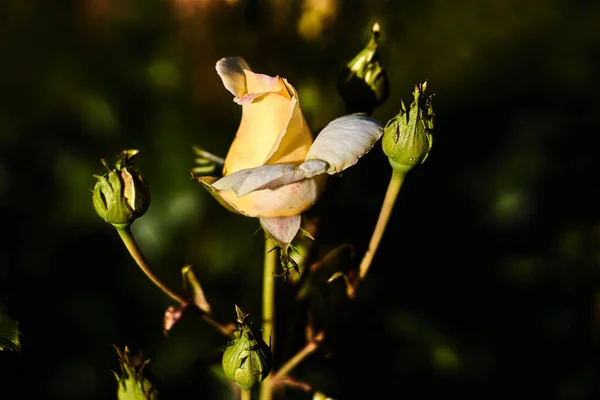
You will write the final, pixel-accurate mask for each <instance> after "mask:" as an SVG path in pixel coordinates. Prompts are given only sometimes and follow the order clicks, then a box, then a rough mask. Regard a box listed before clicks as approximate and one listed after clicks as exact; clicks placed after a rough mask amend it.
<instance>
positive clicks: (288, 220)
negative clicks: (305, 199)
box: [260, 214, 302, 250]
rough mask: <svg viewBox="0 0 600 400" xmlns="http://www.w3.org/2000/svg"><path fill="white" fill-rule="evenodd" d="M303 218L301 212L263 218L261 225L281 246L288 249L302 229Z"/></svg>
mask: <svg viewBox="0 0 600 400" xmlns="http://www.w3.org/2000/svg"><path fill="white" fill-rule="evenodd" d="M301 220H302V217H301V216H300V215H299V214H298V215H292V216H290V217H279V218H261V219H260V225H261V226H262V227H263V229H264V230H265V231H266V232H267V233H268V234H269V236H270V237H271V238H272V239H273V240H275V242H276V243H277V245H278V246H279V247H281V248H282V249H284V250H287V248H288V246H289V245H290V243H291V242H292V240H293V239H294V238H295V237H296V235H297V234H298V231H299V230H300V222H301Z"/></svg>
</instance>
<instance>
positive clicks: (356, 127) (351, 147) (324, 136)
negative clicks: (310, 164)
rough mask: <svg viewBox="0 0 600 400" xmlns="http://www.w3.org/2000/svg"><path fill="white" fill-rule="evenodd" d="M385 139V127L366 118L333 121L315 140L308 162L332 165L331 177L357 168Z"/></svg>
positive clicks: (350, 117) (357, 117)
mask: <svg viewBox="0 0 600 400" xmlns="http://www.w3.org/2000/svg"><path fill="white" fill-rule="evenodd" d="M381 135H383V125H382V124H381V122H379V121H378V120H376V119H375V118H371V117H368V116H366V115H364V114H352V115H345V116H343V117H340V118H337V119H334V120H333V121H331V122H330V123H329V124H328V125H327V126H326V127H325V128H323V130H322V131H321V133H319V135H318V136H317V138H316V139H315V142H314V143H313V144H312V146H311V147H310V150H309V151H308V154H307V155H306V160H307V161H308V160H322V161H325V162H326V163H327V164H329V168H328V169H327V173H328V174H330V175H333V174H337V173H338V172H342V171H343V170H345V169H346V168H348V167H351V166H353V165H354V164H356V162H357V161H358V159H359V158H360V157H362V156H364V155H365V154H366V153H368V152H369V150H371V148H372V147H373V145H374V144H375V142H377V140H379V138H380V137H381Z"/></svg>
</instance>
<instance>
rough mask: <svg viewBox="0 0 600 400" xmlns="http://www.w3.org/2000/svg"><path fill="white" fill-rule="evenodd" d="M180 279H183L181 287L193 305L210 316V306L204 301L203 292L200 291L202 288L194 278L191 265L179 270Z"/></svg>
mask: <svg viewBox="0 0 600 400" xmlns="http://www.w3.org/2000/svg"><path fill="white" fill-rule="evenodd" d="M181 277H182V279H183V287H184V288H185V290H186V292H187V293H188V295H189V296H191V298H192V301H193V302H194V304H196V305H197V306H198V308H199V309H201V310H202V311H204V312H205V313H206V314H210V312H211V308H210V304H209V303H208V301H207V300H206V296H205V295H204V290H202V286H200V282H199V281H198V279H197V278H196V275H195V274H194V271H193V270H192V266H191V265H186V266H185V267H183V268H182V269H181Z"/></svg>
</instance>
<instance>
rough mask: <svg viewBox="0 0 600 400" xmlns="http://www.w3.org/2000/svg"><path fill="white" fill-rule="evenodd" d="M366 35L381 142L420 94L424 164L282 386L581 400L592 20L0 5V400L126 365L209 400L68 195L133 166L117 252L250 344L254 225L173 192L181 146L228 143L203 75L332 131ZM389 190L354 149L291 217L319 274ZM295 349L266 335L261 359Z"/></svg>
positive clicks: (148, 302)
mask: <svg viewBox="0 0 600 400" xmlns="http://www.w3.org/2000/svg"><path fill="white" fill-rule="evenodd" d="M375 21H379V22H380V24H381V27H382V40H381V50H382V58H383V60H384V62H385V65H386V66H387V69H388V74H389V77H390V82H391V86H390V92H391V94H390V97H389V99H388V100H387V101H386V103H385V104H384V105H382V106H381V107H379V108H378V109H376V110H375V112H374V114H373V116H375V117H377V118H379V119H381V120H382V121H384V122H385V121H387V120H388V119H389V118H391V117H393V116H394V115H395V113H396V112H397V111H398V110H399V108H400V100H401V99H403V100H404V101H405V102H406V103H410V101H411V92H412V89H413V87H414V85H415V84H416V83H418V82H422V81H424V80H425V79H427V80H428V82H429V90H430V91H431V92H433V93H435V97H434V101H433V105H434V109H435V112H436V132H435V139H434V145H433V150H432V152H431V155H430V157H429V159H428V161H427V162H426V163H425V164H424V165H422V166H419V167H417V168H415V169H414V170H413V171H412V172H410V173H409V175H408V177H407V179H406V182H405V184H404V186H403V188H402V191H401V193H400V196H399V198H398V201H397V203H396V208H395V210H394V213H393V215H392V219H391V221H390V225H389V227H388V231H387V232H386V235H385V236H384V239H383V242H382V244H381V248H380V251H379V252H378V254H377V256H376V258H375V262H374V264H373V267H372V270H371V272H370V274H369V276H368V279H367V281H366V282H364V285H362V286H361V287H360V291H359V295H358V299H357V300H356V301H354V302H352V303H349V304H346V303H344V302H343V301H342V302H341V303H340V301H339V300H335V298H336V290H334V289H335V288H334V289H330V292H328V295H330V297H329V298H328V300H327V302H326V303H327V304H329V305H331V304H335V305H336V306H335V307H333V310H334V311H335V318H333V319H331V321H332V326H331V327H330V330H329V331H328V339H329V340H328V341H327V343H326V346H325V347H324V350H323V351H322V352H318V353H316V354H315V355H314V357H311V358H310V359H308V360H306V361H305V363H303V364H302V365H301V366H300V367H298V369H297V370H296V371H295V374H294V376H295V377H296V378H298V379H300V380H302V381H306V382H309V383H311V384H312V385H313V386H314V387H316V388H318V389H320V390H322V391H324V392H325V393H327V394H328V395H330V396H332V397H334V398H339V399H355V398H402V399H434V398H439V396H442V395H444V396H456V397H462V398H478V399H481V398H486V399H491V398H506V397H508V396H510V397H523V398H526V397H527V398H540V399H561V400H577V399H592V398H597V397H598V395H599V394H600V383H598V376H599V374H600V369H599V364H598V339H599V335H600V330H599V329H600V292H599V289H600V288H599V283H600V273H599V272H600V271H599V265H598V264H599V260H600V250H599V248H598V242H599V240H600V224H599V222H600V221H599V217H600V216H599V215H598V214H599V213H598V211H597V210H598V207H597V204H598V201H599V200H600V195H599V193H598V189H597V188H598V181H597V173H598V171H599V169H598V162H597V151H598V145H597V140H596V136H597V135H598V133H599V131H598V128H599V124H598V118H597V110H598V106H599V101H598V97H597V87H598V84H597V82H598V81H597V78H598V76H599V74H598V73H599V72H600V71H599V68H598V65H599V64H598V62H599V61H600V60H599V59H600V57H599V56H600V3H598V2H591V1H590V2H581V1H580V2H572V1H567V0H547V1H533V0H529V1H523V0H503V1H495V2H491V1H489V2H484V1H475V0H473V1H461V2H458V1H457V2H447V1H434V0H428V1H419V2H415V1H410V2H409V1H392V0H388V1H385V0H372V1H363V2H359V1H356V2H350V1H348V2H342V1H335V0H323V1H293V2H288V1H284V0H270V1H267V0H265V1H243V0H238V1H234V0H230V1H218V0H210V1H208V0H205V1H202V0H170V1H167V0H165V1H157V0H143V1H142V0H125V1H123V0H121V1H116V0H87V1H86V0H80V1H66V0H64V1H57V2H52V3H51V2H44V1H33V0H9V1H4V2H2V3H1V4H0V210H1V212H2V231H3V235H2V237H3V239H2V241H1V244H0V249H1V252H0V267H1V268H0V282H1V283H0V289H1V293H0V297H1V298H2V300H3V302H4V303H5V304H6V306H7V307H8V309H9V311H10V314H11V315H12V316H13V317H14V318H16V319H18V320H19V321H20V328H21V331H22V333H23V336H22V343H23V350H22V352H21V353H20V354H17V353H6V352H4V353H0V361H1V364H2V368H3V372H2V374H3V375H2V378H1V379H2V384H1V385H0V391H1V392H0V397H1V398H3V399H4V398H6V399H13V398H14V399H18V398H25V397H29V396H31V397H32V398H59V399H104V398H107V399H110V398H114V392H115V390H116V384H115V381H114V377H113V376H112V374H111V372H110V370H111V369H112V370H117V368H118V364H117V361H116V353H115V351H114V349H113V348H112V347H111V345H112V344H117V345H119V346H124V345H128V346H129V347H130V348H131V349H132V350H133V351H138V350H142V351H143V352H144V354H145V355H146V356H148V357H150V358H151V359H152V362H151V364H150V367H149V368H150V369H151V372H152V373H153V374H154V375H156V377H157V378H158V380H159V381H160V382H161V384H162V391H163V394H164V395H165V396H167V395H169V396H170V397H171V398H176V399H182V398H210V399H212V398H215V399H220V398H224V399H225V398H231V393H230V389H229V386H228V385H227V383H226V382H225V381H224V380H223V378H222V373H221V372H220V367H219V365H218V363H217V364H216V365H215V366H213V367H210V366H209V364H210V363H211V362H213V361H214V360H217V362H218V357H219V352H220V351H221V350H222V349H223V347H224V346H225V340H224V339H223V338H222V337H221V336H219V335H218V334H217V333H216V332H215V331H214V329H213V328H211V327H210V326H209V325H207V324H205V323H204V322H203V321H202V320H201V319H200V318H199V317H198V316H195V315H186V316H185V317H184V318H183V320H182V321H180V323H179V324H178V325H177V326H176V327H175V329H174V330H173V331H172V332H171V334H170V335H169V336H168V337H165V336H163V334H162V326H161V319H162V314H163V312H164V310H165V309H166V307H167V306H168V305H170V304H171V303H170V302H169V299H168V298H166V297H165V296H164V295H163V294H161V293H160V292H159V291H158V290H157V289H155V288H154V287H153V286H152V285H151V283H150V282H149V281H148V280H147V279H146V278H145V277H144V276H143V275H142V274H141V272H140V271H139V269H138V268H137V267H136V265H135V264H134V262H133V261H132V260H131V258H130V257H129V255H128V254H127V252H126V250H125V249H124V247H123V246H122V244H121V243H120V240H119V238H118V236H117V234H116V232H115V231H114V229H113V228H112V227H110V226H109V225H107V224H106V223H104V222H103V221H102V220H101V219H100V218H98V216H97V215H96V214H95V212H94V210H93V208H92V204H91V193H90V189H91V188H92V187H93V185H94V182H95V180H94V178H93V177H92V174H95V173H101V172H103V169H102V166H101V164H100V162H99V160H100V158H103V157H105V158H108V159H109V160H111V159H112V156H113V155H116V154H117V153H118V152H119V151H120V150H122V149H125V148H137V149H140V150H141V153H140V155H139V156H138V157H137V161H138V163H137V165H138V166H139V167H140V169H141V170H142V171H143V174H144V176H145V177H146V179H147V180H148V181H149V183H150V185H151V186H150V187H151V190H152V205H151V207H150V209H149V211H148V212H147V214H146V215H145V216H144V217H143V218H142V219H140V220H139V221H136V222H135V223H134V225H133V231H134V233H135V234H136V237H137V238H138V240H139V242H140V245H141V247H142V249H143V250H144V252H145V253H146V256H147V258H148V259H149V261H150V263H151V265H152V266H153V268H155V270H156V271H157V273H158V274H159V275H160V276H161V277H162V278H163V279H164V281H166V282H167V283H169V285H171V286H173V287H178V285H179V270H180V268H181V267H182V266H183V265H186V264H192V265H194V266H195V270H196V273H197V275H198V277H199V279H200V281H201V282H202V284H203V287H204V289H205V291H206V294H207V297H208V299H209V301H210V302H211V305H212V306H213V310H214V315H215V318H216V319H218V320H220V321H223V322H225V321H231V320H233V318H234V316H235V314H234V310H233V305H234V304H238V305H240V307H242V309H244V311H247V312H250V314H251V316H253V317H254V318H255V320H257V321H258V320H259V316H260V310H261V308H260V307H261V305H260V304H261V291H260V290H261V274H262V257H263V255H262V252H263V242H262V235H261V234H255V231H256V230H257V228H258V223H257V221H256V220H254V219H249V218H245V217H242V216H239V215H235V214H233V213H230V212H228V211H227V210H225V209H224V208H222V207H221V206H220V205H219V204H218V203H217V202H216V201H215V200H214V199H213V198H212V197H211V196H210V195H209V194H208V193H207V192H206V191H204V190H203V189H202V188H201V187H200V186H199V185H198V184H197V183H195V182H193V181H192V180H191V179H190V175H189V169H190V168H191V167H192V166H193V158H194V156H193V153H192V151H191V146H192V144H196V145H200V146H202V147H204V148H205V149H207V150H208V151H211V152H213V153H216V154H220V155H225V153H226V152H227V148H228V145H229V144H230V142H231V140H232V138H233V135H234V133H235V130H236V128H237V125H238V123H239V116H240V109H239V106H237V105H236V104H234V103H233V102H232V98H231V97H232V96H231V95H230V93H229V92H227V91H226V90H225V89H224V88H223V86H222V84H221V81H220V79H219V78H218V76H217V74H216V72H215V70H214V65H215V63H216V61H217V60H218V59H219V58H221V57H223V56H230V55H240V56H243V57H244V58H245V59H246V60H247V61H248V63H249V64H250V65H251V66H252V68H253V69H254V70H255V71H258V72H262V73H266V74H269V75H280V76H282V77H286V78H287V79H288V80H289V81H290V82H291V83H292V84H293V85H294V86H295V87H296V88H297V89H298V91H299V97H300V101H301V105H302V108H303V111H304V114H305V116H306V118H307V120H308V122H309V125H310V126H311V127H312V129H313V131H315V132H317V131H318V130H319V129H320V128H321V127H322V126H324V125H325V124H326V123H327V122H328V121H330V120H331V119H333V118H335V117H337V116H339V115H341V114H342V113H343V109H344V108H343V104H342V101H341V99H340V98H339V97H338V95H337V93H336V90H335V83H336V79H337V74H338V72H339V70H340V69H341V68H342V66H343V65H344V64H345V63H346V62H347V61H349V60H350V59H351V58H352V57H353V56H354V55H355V54H356V53H357V52H358V51H359V50H360V49H361V48H362V46H363V45H364V44H365V43H366V41H367V40H368V38H369V31H370V28H371V26H372V25H373V23H374V22H375ZM390 173H391V170H390V168H389V166H388V164H387V160H386V159H385V156H384V155H383V154H382V152H381V148H380V145H379V144H377V145H376V146H375V147H374V149H373V150H372V151H371V153H369V154H368V155H367V156H366V157H365V158H364V160H363V161H361V162H360V163H359V164H357V165H356V166H355V167H353V168H351V169H349V170H348V171H346V172H345V173H344V174H343V176H342V179H338V178H334V179H331V180H330V184H329V187H328V190H327V192H326V195H325V197H324V198H323V201H322V202H321V203H320V204H319V205H318V206H316V207H315V208H314V209H313V210H311V212H310V213H309V216H310V215H312V216H319V215H321V217H322V218H323V219H324V221H327V224H324V226H323V229H322V231H321V236H319V237H318V244H319V246H320V247H319V248H320V249H322V251H323V252H325V251H327V250H328V249H331V248H333V247H336V246H338V245H341V244H343V243H348V244H350V245H352V246H353V247H354V249H355V254H354V258H350V257H349V256H348V255H345V256H343V257H346V258H342V259H341V260H342V262H341V264H343V265H342V267H341V268H345V269H351V268H354V267H356V266H357V265H358V263H359V262H360V258H361V257H362V254H363V252H364V250H365V249H366V245H367V243H368V239H369V237H370V234H371V231H372V228H373V226H374V224H375V221H376V218H377V214H378V210H379V206H380V204H381V201H382V199H383V195H384V193H385V189H386V186H387V182H388V179H389V176H390ZM281 288H283V289H282V293H283V294H282V293H280V299H283V300H285V299H286V298H285V290H286V289H285V286H283V284H282V286H280V289H281ZM338 289H339V288H338ZM338 292H339V291H338ZM338 294H339V293H338ZM332 299H334V300H332ZM283 300H282V301H280V302H279V303H278V307H279V316H280V321H286V319H285V317H286V316H287V315H288V310H292V309H293V305H292V303H290V302H287V301H283ZM340 304H341V306H340ZM338 306H339V307H338ZM330 311H331V309H330ZM290 313H292V312H291V311H290ZM284 329H285V328H284V327H281V329H280V331H281V332H283V331H284ZM302 335H303V332H302V327H301V326H299V327H298V329H296V330H295V329H288V331H287V333H286V336H284V335H283V333H282V336H281V343H282V345H285V346H287V347H286V352H288V353H290V352H293V351H294V350H296V349H297V348H298V346H300V345H301V343H300V342H299V340H301V339H302ZM296 337H297V338H296ZM294 338H296V339H294ZM280 354H281V353H280ZM284 354H287V353H284ZM290 354H291V353H290ZM286 394H287V395H288V398H298V399H304V398H306V399H308V398H310V396H309V395H307V394H303V393H302V392H299V391H289V392H286Z"/></svg>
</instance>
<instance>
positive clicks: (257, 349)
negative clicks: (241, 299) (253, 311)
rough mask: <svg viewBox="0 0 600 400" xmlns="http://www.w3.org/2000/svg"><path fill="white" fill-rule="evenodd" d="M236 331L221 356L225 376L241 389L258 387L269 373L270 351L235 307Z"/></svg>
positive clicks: (244, 316) (244, 315) (258, 333)
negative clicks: (236, 314) (236, 315)
mask: <svg viewBox="0 0 600 400" xmlns="http://www.w3.org/2000/svg"><path fill="white" fill-rule="evenodd" d="M235 308H236V311H237V313H238V320H237V321H238V330H237V331H235V332H233V335H234V339H233V341H232V342H230V343H229V345H228V347H227V349H225V353H224V354H223V370H224V371H225V375H226V376H227V377H228V378H229V379H231V380H232V381H234V382H235V383H237V385H238V386H239V387H241V388H242V389H251V388H253V387H254V386H256V385H258V384H259V383H260V382H262V381H263V379H265V378H266V377H267V375H269V372H270V371H271V362H272V360H271V359H272V356H271V349H270V348H269V346H268V345H267V344H266V343H265V342H264V340H263V339H262V337H261V335H260V332H256V331H255V330H254V329H252V328H251V327H250V326H249V325H247V324H246V323H245V319H246V317H247V315H246V314H243V313H242V311H241V310H240V309H239V308H238V307H237V306H236V307H235Z"/></svg>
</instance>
